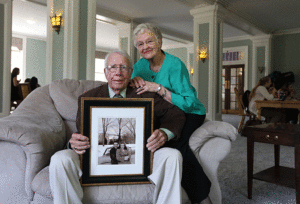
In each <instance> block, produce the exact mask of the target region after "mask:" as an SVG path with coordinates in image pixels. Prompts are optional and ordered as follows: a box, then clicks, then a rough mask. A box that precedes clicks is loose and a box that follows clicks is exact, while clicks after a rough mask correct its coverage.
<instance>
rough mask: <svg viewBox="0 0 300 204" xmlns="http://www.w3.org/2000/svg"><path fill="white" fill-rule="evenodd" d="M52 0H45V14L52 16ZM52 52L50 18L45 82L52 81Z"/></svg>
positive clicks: (48, 22) (49, 82)
mask: <svg viewBox="0 0 300 204" xmlns="http://www.w3.org/2000/svg"><path fill="white" fill-rule="evenodd" d="M53 10H54V8H53V0H47V16H53ZM52 53H53V29H52V27H51V23H50V20H48V21H47V45H46V78H45V84H51V82H52V58H53V57H52Z"/></svg>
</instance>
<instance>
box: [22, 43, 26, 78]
mask: <svg viewBox="0 0 300 204" xmlns="http://www.w3.org/2000/svg"><path fill="white" fill-rule="evenodd" d="M22 39H23V78H24V81H25V79H26V78H27V76H26V70H27V64H26V63H27V60H26V56H27V37H24V38H22Z"/></svg>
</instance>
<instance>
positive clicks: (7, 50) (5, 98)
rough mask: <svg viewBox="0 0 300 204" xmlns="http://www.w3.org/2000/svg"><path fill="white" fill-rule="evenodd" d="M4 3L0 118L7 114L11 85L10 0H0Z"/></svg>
mask: <svg viewBox="0 0 300 204" xmlns="http://www.w3.org/2000/svg"><path fill="white" fill-rule="evenodd" d="M0 3H1V4H3V5H4V46H3V58H4V59H3V84H2V86H3V95H2V109H1V110H2V112H0V118H1V117H4V116H7V115H9V110H10V88H11V87H10V86H11V72H10V66H11V59H10V58H11V37H12V1H11V0H0Z"/></svg>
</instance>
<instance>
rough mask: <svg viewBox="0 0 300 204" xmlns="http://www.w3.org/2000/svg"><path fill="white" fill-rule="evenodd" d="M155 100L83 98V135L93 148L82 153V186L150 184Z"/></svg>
mask: <svg viewBox="0 0 300 204" xmlns="http://www.w3.org/2000/svg"><path fill="white" fill-rule="evenodd" d="M153 110H154V100H153V99H149V98H147V99H144V98H143V99H141V98H136V99H132V98H130V99H129V98H128V99H126V98H122V99H119V98H112V99H111V98H95V97H83V98H82V99H81V134H83V135H85V136H87V137H89V139H90V145H91V147H90V148H89V149H88V150H87V151H86V153H84V154H83V155H81V169H82V172H83V174H82V177H81V179H80V182H81V185H82V186H92V185H119V184H145V183H150V181H149V180H148V178H147V177H148V176H149V175H150V174H151V173H152V167H153V153H151V152H150V151H148V149H147V148H146V144H147V139H148V138H149V137H150V135H151V134H152V132H153V114H154V112H153Z"/></svg>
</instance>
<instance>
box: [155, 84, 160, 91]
mask: <svg viewBox="0 0 300 204" xmlns="http://www.w3.org/2000/svg"><path fill="white" fill-rule="evenodd" d="M160 89H161V84H160V85H159V86H158V88H157V90H156V93H158V92H159V91H160Z"/></svg>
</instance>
